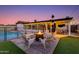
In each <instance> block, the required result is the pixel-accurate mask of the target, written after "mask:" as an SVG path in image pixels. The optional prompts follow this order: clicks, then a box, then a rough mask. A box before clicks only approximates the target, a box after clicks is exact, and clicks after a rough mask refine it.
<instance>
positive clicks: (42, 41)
mask: <svg viewBox="0 0 79 59" xmlns="http://www.w3.org/2000/svg"><path fill="white" fill-rule="evenodd" d="M39 39H40V41H41V43H42V44H43V46H44V48H46V38H44V39H42V38H39Z"/></svg>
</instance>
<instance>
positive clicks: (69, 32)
mask: <svg viewBox="0 0 79 59" xmlns="http://www.w3.org/2000/svg"><path fill="white" fill-rule="evenodd" d="M68 35H69V36H71V25H70V23H68Z"/></svg>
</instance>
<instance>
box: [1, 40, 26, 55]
mask: <svg viewBox="0 0 79 59" xmlns="http://www.w3.org/2000/svg"><path fill="white" fill-rule="evenodd" d="M24 53H25V52H24V51H22V50H21V49H20V48H19V47H17V46H16V45H15V44H13V43H12V42H9V41H4V42H0V54H24Z"/></svg>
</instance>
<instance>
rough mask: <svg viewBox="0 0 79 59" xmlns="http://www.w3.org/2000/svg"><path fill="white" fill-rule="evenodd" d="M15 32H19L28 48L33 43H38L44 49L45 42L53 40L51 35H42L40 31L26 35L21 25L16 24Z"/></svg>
mask: <svg viewBox="0 0 79 59" xmlns="http://www.w3.org/2000/svg"><path fill="white" fill-rule="evenodd" d="M17 30H18V31H19V32H21V35H22V37H25V41H28V48H30V46H31V45H32V44H33V43H34V42H35V41H40V42H41V43H42V45H43V46H44V48H46V45H45V44H46V40H48V39H51V40H54V39H56V38H53V35H52V34H51V33H49V32H45V33H42V32H41V31H38V32H35V31H34V32H33V31H32V32H30V31H29V32H30V33H28V32H27V31H26V30H25V29H24V26H23V24H17Z"/></svg>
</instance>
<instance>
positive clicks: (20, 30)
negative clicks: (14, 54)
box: [16, 24, 35, 48]
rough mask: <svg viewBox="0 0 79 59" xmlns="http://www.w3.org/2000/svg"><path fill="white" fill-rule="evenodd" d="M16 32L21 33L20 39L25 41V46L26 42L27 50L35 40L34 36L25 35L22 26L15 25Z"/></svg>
mask: <svg viewBox="0 0 79 59" xmlns="http://www.w3.org/2000/svg"><path fill="white" fill-rule="evenodd" d="M16 27H17V30H18V32H20V33H21V37H22V38H23V39H24V40H25V44H26V43H27V41H28V48H29V47H30V46H31V44H32V43H33V42H34V40H35V36H34V37H33V35H34V34H31V33H28V34H27V33H26V31H25V29H24V25H23V24H17V26H16Z"/></svg>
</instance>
